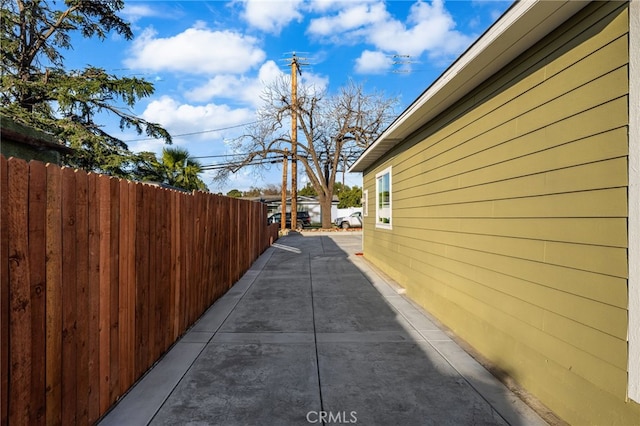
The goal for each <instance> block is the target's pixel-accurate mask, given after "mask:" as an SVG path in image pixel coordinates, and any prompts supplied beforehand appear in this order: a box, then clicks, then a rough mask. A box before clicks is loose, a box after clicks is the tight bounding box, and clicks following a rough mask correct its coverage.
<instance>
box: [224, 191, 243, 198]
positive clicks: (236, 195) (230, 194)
mask: <svg viewBox="0 0 640 426" xmlns="http://www.w3.org/2000/svg"><path fill="white" fill-rule="evenodd" d="M227 197H233V198H240V197H242V191H240V190H239V189H232V190H231V191H229V192H227Z"/></svg>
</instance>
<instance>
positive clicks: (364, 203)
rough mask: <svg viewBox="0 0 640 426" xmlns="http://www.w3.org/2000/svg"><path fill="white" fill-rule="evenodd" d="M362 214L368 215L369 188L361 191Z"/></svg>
mask: <svg viewBox="0 0 640 426" xmlns="http://www.w3.org/2000/svg"><path fill="white" fill-rule="evenodd" d="M362 216H369V190H368V189H365V190H364V191H363V192H362Z"/></svg>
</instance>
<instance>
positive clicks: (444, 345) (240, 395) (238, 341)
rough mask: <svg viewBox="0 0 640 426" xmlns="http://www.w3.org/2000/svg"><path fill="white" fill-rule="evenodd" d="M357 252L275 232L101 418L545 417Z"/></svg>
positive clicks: (418, 421) (352, 240)
mask: <svg viewBox="0 0 640 426" xmlns="http://www.w3.org/2000/svg"><path fill="white" fill-rule="evenodd" d="M360 250H361V233H359V232H358V233H353V232H349V233H333V234H325V235H321V234H318V235H313V234H306V235H300V234H297V233H292V234H290V235H289V236H286V237H283V238H281V239H279V240H278V242H277V244H274V246H273V247H271V248H269V249H268V250H267V251H266V252H265V253H264V254H263V255H262V256H261V257H260V258H259V259H258V260H257V261H256V263H255V264H254V265H253V266H252V268H251V269H250V270H249V271H248V272H247V273H246V274H245V275H244V276H243V277H242V279H241V280H240V281H239V282H238V283H237V284H235V286H234V287H233V288H232V289H231V290H230V291H229V292H228V293H227V294H226V295H225V296H224V297H222V298H221V299H220V300H218V301H217V302H216V303H215V304H214V305H213V306H212V307H211V308H210V309H209V310H208V311H207V312H206V313H205V314H204V315H203V316H202V318H201V319H200V320H199V321H198V322H197V323H196V324H195V325H194V326H193V327H192V328H191V329H190V330H189V332H188V333H187V334H186V335H185V336H184V337H183V338H182V339H181V340H180V341H179V342H178V343H176V344H175V345H174V347H173V348H172V349H171V350H170V351H169V352H168V353H167V355H166V356H165V357H164V358H163V359H162V360H161V361H160V362H159V363H158V364H157V365H156V367H155V368H153V370H151V371H150V372H149V373H148V374H147V375H146V376H145V377H144V378H143V379H142V380H141V381H140V382H139V383H138V384H137V385H136V386H135V387H134V388H133V389H132V390H131V391H130V392H129V393H128V394H127V395H126V396H125V397H124V398H123V399H122V400H121V401H120V403H119V404H118V405H117V406H116V407H115V408H114V409H113V410H112V411H111V412H110V413H109V414H108V415H107V416H105V417H104V418H103V420H102V421H101V423H100V424H101V425H102V426H107V425H118V426H120V425H147V424H152V425H185V424H186V425H242V426H245V425H309V424H349V423H350V424H362V425H401V426H403V425H476V424H486V425H493V424H497V425H503V424H511V425H527V426H528V425H536V424H545V423H544V421H543V420H542V419H541V418H540V417H539V416H538V415H537V414H535V413H534V412H533V411H532V410H531V409H530V408H529V407H528V406H526V405H525V404H524V403H523V402H522V401H520V400H519V399H518V398H517V397H516V396H515V395H514V394H512V393H511V392H509V391H508V390H507V389H506V388H505V387H504V386H503V385H502V384H501V383H500V382H498V381H497V380H496V379H495V378H494V377H493V376H492V375H491V374H489V373H488V372H487V371H486V370H485V369H484V368H483V367H482V366H480V365H479V364H478V363H477V362H475V361H474V360H473V359H472V358H471V357H470V356H469V355H468V354H467V353H465V352H464V351H463V350H462V349H460V347H459V346H458V345H457V344H456V343H454V342H453V341H452V340H451V339H449V338H448V337H447V335H446V334H445V333H444V332H442V331H441V330H440V329H438V327H436V326H435V325H434V323H433V322H432V321H431V320H430V319H429V316H428V315H427V314H426V313H425V312H424V311H422V310H421V309H419V308H418V307H416V305H414V304H413V303H411V302H410V301H409V300H408V299H407V298H406V297H404V296H403V295H402V294H401V293H399V292H398V291H397V287H396V286H394V285H393V283H388V282H387V281H385V280H384V279H383V278H382V277H381V276H380V275H378V274H377V273H376V272H375V271H374V270H373V269H372V268H371V267H370V266H369V265H368V263H367V262H366V261H365V260H364V259H363V258H361V257H359V256H356V255H355V253H356V252H358V251H360Z"/></svg>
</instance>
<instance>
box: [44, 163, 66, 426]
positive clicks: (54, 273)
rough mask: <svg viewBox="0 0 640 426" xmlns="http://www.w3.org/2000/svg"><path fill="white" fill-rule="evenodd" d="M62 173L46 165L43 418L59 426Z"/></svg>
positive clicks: (60, 392) (60, 404) (56, 168)
mask: <svg viewBox="0 0 640 426" xmlns="http://www.w3.org/2000/svg"><path fill="white" fill-rule="evenodd" d="M61 223H62V172H61V170H60V167H58V166H56V165H53V164H48V165H47V207H46V228H47V231H46V255H47V260H46V274H47V275H46V281H47V282H46V292H47V295H46V297H45V299H46V309H47V315H46V350H45V359H46V404H47V409H46V416H47V423H48V424H52V425H59V424H62V417H61V414H62V228H61Z"/></svg>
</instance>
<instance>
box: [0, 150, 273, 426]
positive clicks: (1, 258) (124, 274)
mask: <svg viewBox="0 0 640 426" xmlns="http://www.w3.org/2000/svg"><path fill="white" fill-rule="evenodd" d="M0 177H1V179H0V183H1V188H0V194H1V199H0V202H1V205H0V228H1V229H0V232H1V235H2V238H1V244H2V246H1V247H0V268H2V270H1V274H0V276H1V280H0V308H1V309H0V312H1V316H0V361H1V365H0V373H1V380H0V404H1V407H0V408H1V412H2V414H1V416H0V421H1V424H2V425H6V424H12V425H35V424H52V425H59V424H62V425H73V424H80V425H86V424H93V423H95V422H96V421H97V420H98V418H99V417H100V416H101V415H102V414H104V413H105V412H106V411H107V410H108V409H109V408H110V407H111V405H112V404H114V403H115V402H116V400H117V399H118V398H119V397H120V396H121V395H122V394H123V393H124V392H125V391H126V390H127V389H128V388H129V387H130V386H131V385H132V384H133V383H134V382H135V381H136V380H137V379H138V378H140V377H141V375H142V374H143V373H144V372H145V371H146V370H147V369H148V368H149V367H151V366H152V364H153V363H154V362H155V361H156V360H158V358H159V357H160V356H161V355H162V354H163V353H164V352H165V351H166V350H167V349H168V348H169V347H170V346H171V345H172V344H173V343H174V342H175V341H176V340H177V339H178V338H179V337H180V336H181V335H182V334H183V333H184V332H185V331H186V330H187V328H188V327H189V326H190V325H191V324H193V322H194V321H195V320H196V319H198V317H199V316H200V315H201V314H202V313H203V312H204V311H205V310H206V309H207V307H209V306H210V305H211V304H212V303H213V302H214V301H215V300H216V299H217V298H219V297H220V296H221V295H222V294H224V293H225V292H226V291H227V290H228V289H229V288H230V287H231V286H232V285H233V283H234V282H236V281H237V280H238V279H239V278H240V277H241V275H242V274H243V273H244V272H245V271H246V270H247V269H248V268H249V267H250V266H251V264H252V262H253V261H254V260H255V259H256V258H257V257H258V256H259V255H260V254H261V253H262V252H263V251H264V250H265V249H266V248H267V247H268V246H269V245H270V243H271V242H272V241H273V240H275V239H276V238H277V232H278V231H277V225H271V226H268V225H267V224H266V219H265V218H266V207H265V206H264V205H262V204H261V203H256V202H250V201H244V200H238V199H233V198H227V197H222V196H217V195H212V194H205V193H195V194H188V193H183V192H179V191H173V190H167V189H163V188H159V187H154V186H150V185H144V184H140V183H133V182H129V181H125V180H119V179H115V178H110V177H108V176H103V175H97V174H93V173H86V172H84V171H81V170H74V169H70V168H60V167H58V166H55V165H51V164H49V165H46V166H45V165H44V164H43V163H40V162H35V161H32V162H30V163H26V162H25V161H23V160H18V159H13V158H12V159H9V160H6V159H5V158H4V157H2V156H0Z"/></svg>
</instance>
